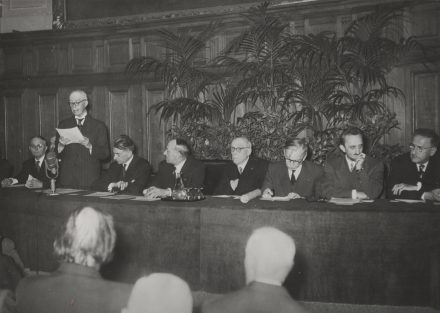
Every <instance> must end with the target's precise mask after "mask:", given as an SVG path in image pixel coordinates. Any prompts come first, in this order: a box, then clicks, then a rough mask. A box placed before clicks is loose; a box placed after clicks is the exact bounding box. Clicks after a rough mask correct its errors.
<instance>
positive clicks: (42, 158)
mask: <svg viewBox="0 0 440 313" xmlns="http://www.w3.org/2000/svg"><path fill="white" fill-rule="evenodd" d="M45 156H46V155H44V154H43V155H42V156H41V157H39V158H38V159H35V161H38V162H40V165H41V164H43V160H44V157H45Z"/></svg>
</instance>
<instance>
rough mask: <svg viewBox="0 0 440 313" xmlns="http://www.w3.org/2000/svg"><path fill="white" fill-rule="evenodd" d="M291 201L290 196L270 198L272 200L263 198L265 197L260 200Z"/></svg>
mask: <svg viewBox="0 0 440 313" xmlns="http://www.w3.org/2000/svg"><path fill="white" fill-rule="evenodd" d="M291 199H292V198H291V197H289V196H285V197H277V196H275V197H270V198H263V197H261V198H260V200H266V201H289V200H291Z"/></svg>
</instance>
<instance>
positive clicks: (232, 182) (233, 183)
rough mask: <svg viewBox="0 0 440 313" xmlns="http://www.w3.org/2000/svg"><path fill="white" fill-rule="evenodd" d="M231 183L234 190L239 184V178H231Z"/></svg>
mask: <svg viewBox="0 0 440 313" xmlns="http://www.w3.org/2000/svg"><path fill="white" fill-rule="evenodd" d="M229 184H230V185H231V188H232V190H235V189H237V186H238V178H237V179H234V180H232V179H231V180H230V181H229Z"/></svg>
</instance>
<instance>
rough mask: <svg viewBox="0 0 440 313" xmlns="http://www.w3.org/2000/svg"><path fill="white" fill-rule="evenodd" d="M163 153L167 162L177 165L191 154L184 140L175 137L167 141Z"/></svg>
mask: <svg viewBox="0 0 440 313" xmlns="http://www.w3.org/2000/svg"><path fill="white" fill-rule="evenodd" d="M163 154H164V155H165V157H166V162H167V163H169V164H173V165H177V164H179V163H181V162H183V161H185V160H186V159H187V158H188V156H190V155H191V148H190V146H189V144H188V143H187V142H186V141H185V140H183V139H180V138H177V139H173V140H170V141H169V142H168V144H167V148H166V150H165V151H164V153H163Z"/></svg>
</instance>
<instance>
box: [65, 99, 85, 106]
mask: <svg viewBox="0 0 440 313" xmlns="http://www.w3.org/2000/svg"><path fill="white" fill-rule="evenodd" d="M86 100H87V99H82V100H78V101H69V105H70V106H71V107H73V106H77V105H80V104H81V103H83V102H84V101H86Z"/></svg>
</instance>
